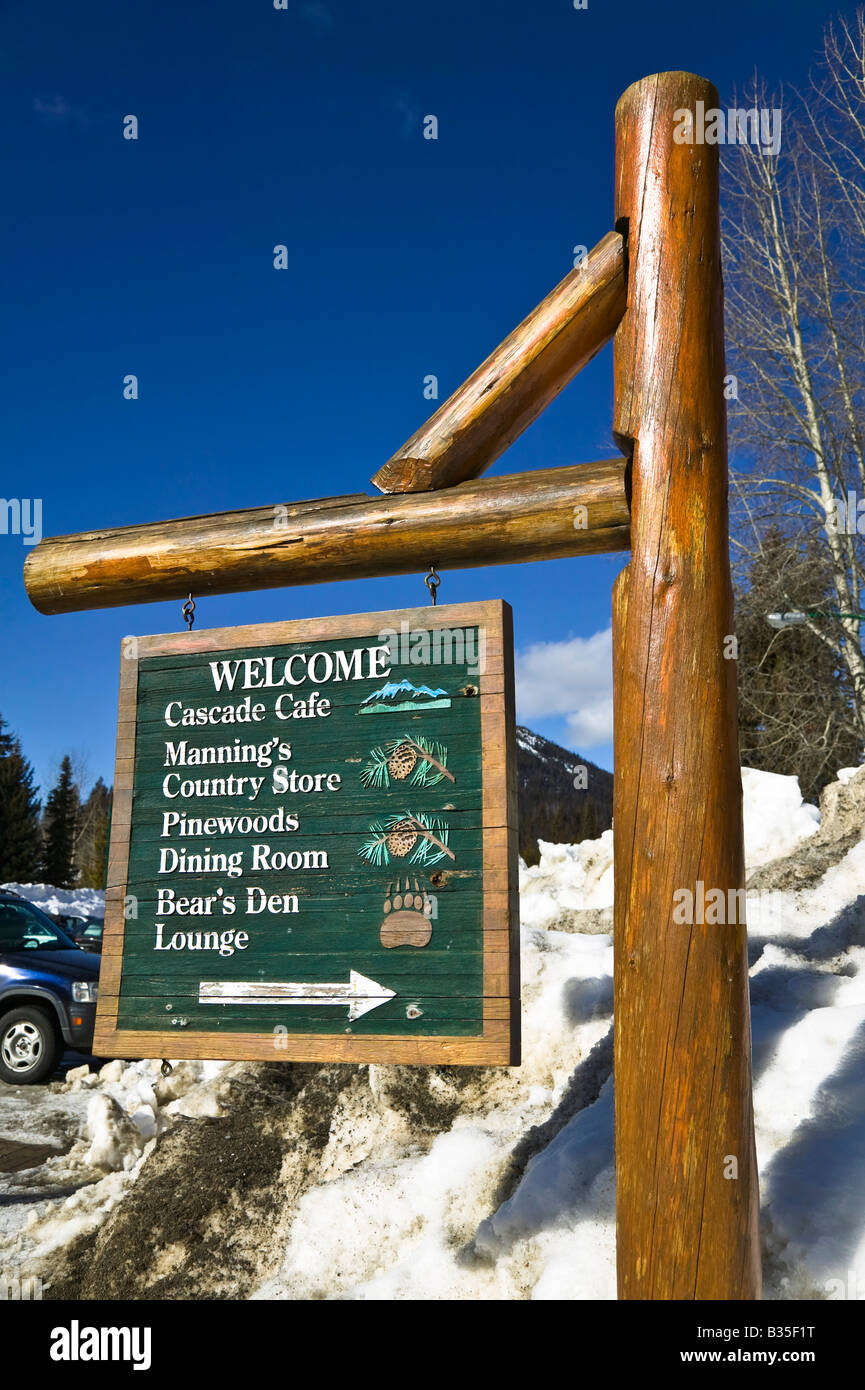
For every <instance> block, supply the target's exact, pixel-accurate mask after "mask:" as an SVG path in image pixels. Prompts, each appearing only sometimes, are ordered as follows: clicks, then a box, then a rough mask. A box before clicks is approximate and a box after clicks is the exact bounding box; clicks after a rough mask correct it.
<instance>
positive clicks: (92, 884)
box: [75, 777, 111, 888]
mask: <svg viewBox="0 0 865 1390" xmlns="http://www.w3.org/2000/svg"><path fill="white" fill-rule="evenodd" d="M110 819H111V792H110V791H109V789H108V787H106V785H105V783H104V782H103V780H102V778H101V777H100V778H99V780H98V781H97V783H96V785H95V786H94V788H93V790H92V791H91V793H90V795H89V796H88V798H87V800H86V801H85V802H84V805H83V806H82V807H81V814H80V816H79V818H78V834H77V838H76V843H75V861H76V863H77V864H78V865H79V875H78V881H79V883H80V884H81V885H82V887H84V888H104V887H105V867H106V864H105V861H106V858H107V855H108V826H109V823H110Z"/></svg>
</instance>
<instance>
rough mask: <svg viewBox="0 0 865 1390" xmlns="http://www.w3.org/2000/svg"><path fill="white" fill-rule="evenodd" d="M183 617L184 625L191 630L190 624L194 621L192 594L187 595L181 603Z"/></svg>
mask: <svg viewBox="0 0 865 1390" xmlns="http://www.w3.org/2000/svg"><path fill="white" fill-rule="evenodd" d="M183 617H184V620H185V622H186V626H187V627H188V628H189V631H190V632H191V631H192V624H193V623H194V622H195V599H194V598H193V597H192V594H190V595H189V598H188V599H187V600H186V602H185V603H184V605H183Z"/></svg>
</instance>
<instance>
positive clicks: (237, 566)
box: [24, 458, 630, 613]
mask: <svg viewBox="0 0 865 1390" xmlns="http://www.w3.org/2000/svg"><path fill="white" fill-rule="evenodd" d="M625 467H626V465H625V461H624V459H621V458H617V459H608V460H604V461H602V462H600V463H584V464H578V465H574V466H572V467H566V468H548V469H540V470H538V471H537V472H532V473H517V474H509V475H506V476H504V477H496V478H484V479H480V480H477V481H473V482H467V483H462V484H460V485H459V486H458V487H452V488H447V489H444V490H440V491H437V492H428V493H415V494H410V495H404V496H384V497H372V498H371V497H366V496H364V495H363V494H360V495H354V496H349V497H329V498H324V499H321V500H318V501H314V502H295V503H288V504H285V505H278V506H271V507H255V508H248V509H246V510H243V511H233V512H217V513H215V514H213V515H210V516H195V517H186V518H184V519H182V520H177V521H158V522H150V523H147V524H145V525H140V526H125V527H122V528H118V529H115V530H105V531H87V532H84V533H83V534H80V535H73V536H55V537H52V538H50V539H46V540H43V541H40V543H39V545H37V546H36V547H35V548H34V550H33V551H31V553H30V555H29V556H28V557H27V562H26V564H25V566H24V583H25V585H26V588H27V593H28V595H29V598H30V601H31V603H32V604H33V605H34V607H35V608H37V609H38V610H39V612H40V613H74V612H79V611H81V610H83V609H89V608H113V607H118V606H120V605H122V604H130V603H154V602H157V601H159V600H165V599H180V598H185V597H186V595H187V594H189V593H193V594H195V595H196V596H201V595H205V594H228V593H241V592H246V591H248V590H251V589H273V588H279V587H283V586H290V585H296V584H313V583H328V582H330V581H332V580H338V579H368V578H373V577H375V576H379V575H390V574H410V573H412V572H413V571H418V570H425V569H427V568H428V567H429V566H430V565H431V564H435V565H436V566H438V567H439V568H470V567H475V566H479V565H504V564H517V563H520V562H524V561H528V560H545V559H546V560H550V559H557V558H561V557H563V556H567V555H586V554H599V553H603V552H606V551H615V550H627V548H628V545H629V535H630V532H629V523H630V515H629V511H628V503H627V498H626V491H625Z"/></svg>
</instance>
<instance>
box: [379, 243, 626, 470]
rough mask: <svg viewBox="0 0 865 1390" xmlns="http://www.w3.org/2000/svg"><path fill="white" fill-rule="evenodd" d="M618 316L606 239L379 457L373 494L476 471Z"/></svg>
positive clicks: (615, 271) (620, 287)
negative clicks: (391, 451) (405, 435)
mask: <svg viewBox="0 0 865 1390" xmlns="http://www.w3.org/2000/svg"><path fill="white" fill-rule="evenodd" d="M624 310H625V273H624V256H623V247H622V238H621V236H620V235H619V233H618V232H608V233H607V235H606V236H605V237H604V238H603V240H601V241H599V242H598V244H597V246H595V247H594V248H593V249H592V250H591V251H590V252H589V253H588V256H587V257H586V259H585V260H584V261H583V262H582V264H581V266H580V267H579V268H577V269H574V270H572V271H571V272H570V273H569V274H568V275H566V276H565V278H564V280H562V281H561V283H560V284H558V285H557V286H556V288H555V289H554V290H552V291H551V293H550V294H548V295H547V297H546V299H544V300H542V301H541V303H540V304H539V305H538V306H537V308H536V309H533V310H532V312H531V313H530V314H529V316H528V317H527V318H526V319H524V320H523V322H522V323H521V324H520V325H519V327H518V328H515V329H514V331H513V333H511V334H510V335H509V336H508V337H507V338H506V339H505V341H504V342H503V343H501V344H500V346H499V347H497V348H496V350H495V352H493V353H491V354H490V356H489V357H488V358H487V359H486V361H485V362H483V363H482V364H481V366H480V367H478V368H477V370H476V371H475V372H473V373H472V375H471V376H470V377H469V378H468V380H467V381H465V382H464V383H463V385H462V386H460V387H459V389H458V390H456V391H455V392H454V393H453V395H452V396H450V397H449V399H448V400H446V401H445V403H444V405H442V406H440V407H439V409H438V410H437V411H436V412H435V414H434V415H432V416H431V417H430V419H429V420H427V421H426V423H425V424H423V425H421V427H420V429H419V430H417V431H416V432H415V434H413V435H412V437H411V439H409V440H408V441H407V442H406V443H405V444H404V445H403V446H402V448H401V449H399V450H398V451H397V453H395V454H394V455H393V457H392V458H390V459H388V461H387V463H386V464H385V465H384V466H383V467H382V468H380V469H379V471H378V472H377V473H376V474H375V475H374V477H373V479H372V482H373V484H374V485H375V486H376V487H377V488H379V490H380V491H381V492H390V493H395V492H427V491H429V490H430V489H432V488H443V487H452V486H453V485H454V484H456V483H462V482H465V481H466V480H467V479H469V478H477V477H478V476H479V475H480V474H481V473H485V472H486V470H487V469H488V468H489V467H490V465H491V464H493V463H495V461H496V459H497V458H499V457H500V455H501V454H503V453H504V451H505V449H507V448H508V447H509V445H511V444H512V443H513V442H514V440H515V439H516V438H517V436H518V435H520V434H522V432H523V430H524V429H526V428H527V426H528V425H530V424H531V423H532V421H533V420H536V419H537V417H538V416H539V415H540V413H541V411H542V410H544V409H545V408H546V406H548V405H549V403H550V401H551V400H553V398H554V397H555V396H557V395H558V393H559V392H560V391H561V390H562V389H563V387H565V386H567V384H568V382H569V381H572V380H573V378H574V377H575V376H576V374H577V372H579V371H580V370H581V369H582V368H583V367H584V366H585V365H586V363H587V362H589V361H591V359H592V358H593V357H594V356H595V354H596V353H597V352H599V351H600V349H601V348H602V347H603V346H604V344H605V343H608V342H609V341H610V339H611V338H612V336H613V333H614V332H615V329H616V325H617V324H618V322H619V320H620V319H621V317H622V314H623V313H624Z"/></svg>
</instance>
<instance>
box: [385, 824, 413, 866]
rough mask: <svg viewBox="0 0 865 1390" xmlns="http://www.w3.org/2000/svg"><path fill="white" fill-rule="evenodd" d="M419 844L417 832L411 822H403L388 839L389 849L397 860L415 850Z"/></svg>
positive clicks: (395, 827) (396, 826)
mask: <svg viewBox="0 0 865 1390" xmlns="http://www.w3.org/2000/svg"><path fill="white" fill-rule="evenodd" d="M416 844H417V831H416V830H415V828H414V824H413V822H412V821H410V820H401V821H399V822H398V824H397V825H395V826H394V828H393V830H392V831H391V832H390V834H389V835H388V837H387V847H388V849H389V850H390V852H391V854H392V855H394V856H395V858H397V859H401V858H402V857H403V855H406V854H408V853H409V851H410V850H413V849H414V847H415V845H416Z"/></svg>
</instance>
